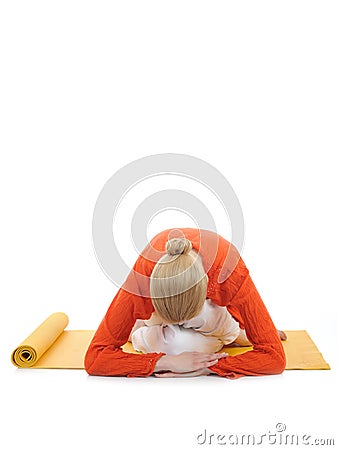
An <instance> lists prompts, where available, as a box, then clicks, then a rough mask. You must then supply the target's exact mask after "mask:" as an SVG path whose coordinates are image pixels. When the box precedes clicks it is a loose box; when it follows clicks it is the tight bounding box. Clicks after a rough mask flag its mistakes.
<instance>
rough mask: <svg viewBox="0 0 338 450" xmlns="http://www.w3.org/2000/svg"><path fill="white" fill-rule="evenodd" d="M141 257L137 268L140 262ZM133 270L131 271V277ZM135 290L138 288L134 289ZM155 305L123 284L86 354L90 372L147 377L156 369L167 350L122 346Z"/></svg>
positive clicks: (94, 373) (104, 374)
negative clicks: (134, 349)
mask: <svg viewBox="0 0 338 450" xmlns="http://www.w3.org/2000/svg"><path fill="white" fill-rule="evenodd" d="M138 263H139V261H137V263H136V264H135V266H134V268H135V267H136V266H138V265H139V264H138ZM132 277H133V271H132V272H131V273H130V274H129V276H128V278H129V281H130V279H131V278H132ZM133 292H135V289H134V290H133ZM152 311H153V307H152V304H151V302H149V301H148V302H147V301H146V299H144V298H143V297H142V296H141V295H136V294H131V293H130V292H128V291H127V290H125V289H123V287H122V288H120V289H119V291H118V292H117V294H116V296H115V297H114V299H113V301H112V303H111V305H110V306H109V308H108V311H107V313H106V315H105V317H104V318H103V320H102V322H101V324H100V326H99V328H98V329H97V331H96V333H95V335H94V337H93V339H92V341H91V343H90V345H89V348H88V350H87V353H86V355H85V361H84V363H85V369H86V371H87V373H88V374H89V375H103V376H128V377H146V376H149V375H151V374H152V373H153V372H154V368H155V365H156V362H157V360H158V359H159V358H160V357H161V356H162V355H164V354H165V353H146V354H133V353H126V352H124V351H123V350H122V349H121V346H122V345H123V344H125V343H126V342H127V341H128V337H129V334H130V332H131V330H132V328H133V325H134V323H135V321H136V319H138V318H149V317H150V316H151V314H152Z"/></svg>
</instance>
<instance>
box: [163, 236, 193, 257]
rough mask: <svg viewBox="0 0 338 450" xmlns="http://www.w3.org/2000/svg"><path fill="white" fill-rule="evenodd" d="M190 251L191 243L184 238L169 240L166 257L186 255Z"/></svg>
mask: <svg viewBox="0 0 338 450" xmlns="http://www.w3.org/2000/svg"><path fill="white" fill-rule="evenodd" d="M191 249H192V243H191V242H190V241H189V240H188V239H185V238H174V239H170V240H169V241H168V242H167V245H166V251H167V253H168V255H187V254H188V253H189V252H190V250H191Z"/></svg>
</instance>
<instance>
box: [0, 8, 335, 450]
mask: <svg viewBox="0 0 338 450" xmlns="http://www.w3.org/2000/svg"><path fill="white" fill-rule="evenodd" d="M337 22H338V7H337V3H336V2H334V1H326V2H321V1H306V2H302V1H295V0H293V1H283V2H275V1H255V2H251V1H250V2H248V1H241V2H223V1H212V2H206V1H204V2H201V1H193V2H190V1H182V0H180V1H171V2H162V1H137V2H135V1H127V2H114V1H109V2H88V1H81V2H75V1H69V0H67V1H61V0H60V1H58V2H37V1H32V2H20V1H17V2H2V3H1V9H0V45H1V47H0V49H1V50H0V51H1V53H0V61H1V70H0V90H1V91H0V93H1V100H0V102H1V105H0V108H1V109H0V113H1V117H0V119H1V122H0V123H1V136H0V144H1V166H0V171H1V172H0V188H1V225H0V226H1V284H0V289H1V294H0V295H1V309H2V313H1V331H0V332H1V344H0V352H1V359H0V365H1V389H2V392H1V399H2V400H1V405H2V406H1V409H2V414H3V419H2V424H1V429H2V431H1V437H0V440H1V441H3V443H1V448H4V449H17V448H21V446H22V443H25V448H34V449H43V448H46V446H47V444H46V443H48V448H49V449H54V448H55V449H56V448H58V449H60V448H65V449H72V448H81V449H87V448H88V449H89V448H107V449H115V448H121V449H125V448H126V449H128V448H142V449H143V448H145V449H146V448H147V449H155V448H161V449H169V448H182V449H183V448H184V449H194V448H200V447H201V448H203V447H206V448H218V447H219V446H218V445H217V444H216V443H214V444H212V445H208V444H205V445H198V443H197V439H196V437H197V435H198V434H200V433H202V432H203V430H204V429H207V432H208V433H210V434H211V433H216V434H217V433H242V434H243V433H254V432H256V433H257V434H259V433H268V432H269V431H272V432H273V431H274V430H275V425H276V423H278V422H281V423H284V424H285V425H286V426H287V431H290V432H293V433H298V434H299V435H302V434H306V433H308V434H311V435H312V436H313V437H317V436H319V437H324V438H330V437H336V443H337V442H338V438H337V436H336V435H335V429H336V418H337V400H338V398H337V351H336V349H337V343H338V342H337V331H336V329H337V310H338V308H337V289H336V287H337V282H336V280H337V273H336V271H337V252H338V245H337V226H338V223H337V211H336V209H337V200H336V196H337V187H338V186H337V164H336V160H335V154H336V153H337V141H338V138H337V120H338V117H337V116H338V114H337V104H338V92H337V79H338V64H337V50H338V49H337V47H338V44H337V43H338V28H337ZM166 152H177V153H184V154H187V155H193V156H196V157H199V158H202V159H204V160H205V161H207V162H209V163H210V164H212V165H214V166H216V167H217V168H218V169H219V170H220V171H221V172H222V173H223V175H224V176H225V177H226V178H227V180H228V181H229V182H230V183H231V185H232V187H233V188H234V190H235V192H236V194H237V196H238V198H239V200H240V203H241V205H242V208H243V213H244V218H245V227H246V236H245V247H244V250H243V253H242V256H243V258H244V260H245V262H246V264H247V266H248V268H249V269H250V271H251V274H252V277H253V279H254V281H255V283H256V286H257V288H258V290H259V291H260V293H261V295H262V297H263V299H264V302H265V303H266V305H267V307H268V309H269V311H270V313H271V315H272V318H273V320H274V321H275V323H276V325H277V326H278V327H279V328H283V329H306V330H307V331H308V332H309V333H310V334H311V336H312V338H313V339H314V341H315V342H316V344H317V346H318V347H319V348H320V350H321V351H322V353H323V355H324V357H325V359H326V360H327V361H328V362H329V363H330V365H331V368H332V370H331V371H306V372H303V371H292V372H290V371H288V372H285V373H284V374H282V375H279V376H270V377H257V378H242V379H239V380H237V381H231V380H227V379H223V378H220V377H200V378H195V379H168V380H166V379H154V378H153V377H150V378H144V379H127V378H100V377H89V376H88V375H87V374H86V373H85V372H84V371H62V370H58V371H47V370H46V371H44V370H17V369H15V368H14V367H13V366H11V363H10V361H9V357H10V353H11V351H12V349H13V348H14V347H15V346H16V345H18V344H19V343H20V342H21V340H23V339H24V338H25V337H26V335H27V334H29V333H30V332H31V331H32V329H34V327H35V326H37V325H38V324H39V323H40V322H41V321H42V320H44V319H45V318H46V317H47V316H48V315H49V314H50V313H52V312H54V311H64V312H66V313H67V314H68V316H69V317H70V324H69V328H70V329H94V328H96V327H97V326H98V324H99V322H100V321H101V319H102V317H103V315H104V314H105V312H106V309H107V308H108V306H109V304H110V302H111V300H112V298H113V297H114V294H115V292H116V290H117V288H116V287H115V286H114V285H113V284H112V283H111V282H110V281H109V279H108V278H107V277H106V276H105V275H104V273H103V272H102V271H101V269H100V266H99V264H98V263H97V260H96V258H95V254H94V251H93V247H92V237H91V220H92V214H93V209H94V205H95V202H96V199H97V197H98V194H99V192H100V190H101V189H102V187H103V185H104V183H105V182H106V181H107V180H108V179H109V178H110V177H111V176H112V175H113V174H114V173H115V172H116V171H117V170H118V169H120V168H121V167H123V166H124V165H126V164H128V163H130V162H131V161H133V160H135V159H138V158H141V157H144V156H147V155H151V154H156V153H166ZM173 187H175V186H173ZM153 188H154V192H155V190H156V186H153ZM187 189H188V188H187ZM211 203H212V200H210V204H211ZM129 213H130V211H129ZM175 217H176V216H175V215H174V213H173V215H172V216H170V218H169V219H168V215H166V216H165V215H163V217H162V219H161V217H160V216H159V217H157V219H156V222H155V221H154V223H153V224H152V225H151V226H150V229H149V230H150V231H149V232H150V234H152V233H154V232H156V231H159V230H160V229H161V228H162V227H163V228H166V227H167V223H168V220H172V221H173V222H174V223H175ZM177 221H178V225H179V226H182V225H183V223H182V221H183V222H184V216H182V215H180V216H179V217H177ZM189 225H190V223H189ZM125 226H126V229H127V227H128V223H126V225H125ZM224 237H226V238H228V237H229V236H226V235H225V236H224ZM119 242H120V247H121V249H122V250H121V251H122V252H123V248H126V247H125V246H127V245H128V244H127V242H125V241H124V240H123V239H122V240H120V241H119ZM124 253H126V251H125V252H124ZM127 253H128V252H127ZM8 439H9V441H8ZM5 442H6V443H5ZM261 447H262V446H261ZM267 447H269V448H270V447H271V445H270V446H267Z"/></svg>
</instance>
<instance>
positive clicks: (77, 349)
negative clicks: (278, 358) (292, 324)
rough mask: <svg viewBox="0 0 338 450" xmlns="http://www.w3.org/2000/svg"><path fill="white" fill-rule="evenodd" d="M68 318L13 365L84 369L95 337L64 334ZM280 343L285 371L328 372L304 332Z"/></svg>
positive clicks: (52, 320)
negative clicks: (88, 349)
mask: <svg viewBox="0 0 338 450" xmlns="http://www.w3.org/2000/svg"><path fill="white" fill-rule="evenodd" d="M67 325H68V317H67V315H66V314H64V313H54V314H52V315H51V316H49V317H48V318H47V319H46V320H45V321H44V322H43V323H42V324H41V325H39V326H38V328H37V329H36V330H35V331H33V333H31V334H30V335H29V336H28V337H27V338H26V339H25V340H24V341H23V342H22V343H21V344H20V345H19V346H18V347H17V348H16V349H15V350H14V351H13V353H12V363H13V364H14V365H15V366H16V367H20V368H34V369H84V357H85V354H86V351H87V348H88V346H89V344H90V342H91V340H92V338H93V336H94V334H95V331H94V330H65V328H66V327H67ZM285 333H286V334H287V336H288V339H287V340H286V341H282V344H283V346H284V350H285V354H286V370H296V369H303V370H320V369H326V370H327V369H330V366H329V364H328V363H327V362H326V361H325V360H324V358H323V356H322V354H321V353H320V352H319V350H318V348H317V347H316V345H315V344H314V342H313V341H312V339H311V338H310V336H309V335H308V333H307V332H306V331H305V330H296V331H285ZM122 349H123V351H125V352H127V353H139V352H137V351H136V350H135V349H134V348H133V346H132V344H131V342H127V343H126V344H124V345H123V346H122ZM251 350H252V347H223V349H222V350H221V352H226V353H229V355H230V356H235V355H239V354H241V353H244V352H247V351H251Z"/></svg>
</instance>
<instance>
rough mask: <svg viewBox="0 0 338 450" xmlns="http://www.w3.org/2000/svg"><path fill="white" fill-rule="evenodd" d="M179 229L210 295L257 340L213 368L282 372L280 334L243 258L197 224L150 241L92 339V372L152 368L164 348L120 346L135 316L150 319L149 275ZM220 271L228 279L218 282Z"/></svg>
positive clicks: (228, 373) (132, 373) (230, 373)
mask: <svg viewBox="0 0 338 450" xmlns="http://www.w3.org/2000/svg"><path fill="white" fill-rule="evenodd" d="M175 233H177V234H176V236H178V237H181V236H182V233H183V234H184V236H185V237H186V238H187V239H189V240H190V241H191V242H192V245H193V248H194V249H195V250H197V251H198V252H199V253H200V255H201V257H202V261H203V266H204V268H205V270H206V272H207V275H208V278H209V282H208V289H207V297H208V298H210V299H211V300H212V301H214V302H215V303H216V304H218V305H220V306H226V307H227V308H228V310H229V312H230V313H231V314H232V316H233V317H234V318H235V319H236V320H238V322H239V324H240V326H241V327H242V328H245V330H246V334H247V336H248V339H249V340H250V342H252V344H253V350H252V351H250V352H246V353H244V354H241V355H237V356H228V357H227V358H222V359H220V360H219V361H218V363H216V364H214V365H213V366H211V367H209V369H210V370H211V371H213V372H215V373H217V374H218V375H220V376H224V377H227V378H238V377H241V376H243V375H270V374H278V373H281V372H282V371H283V370H284V369H285V364H286V360H285V354H284V349H283V346H282V343H281V340H280V337H279V335H278V333H277V330H276V328H275V326H274V324H273V322H272V320H271V317H270V315H269V313H268V311H267V309H266V307H265V305H264V303H263V301H262V299H261V297H260V295H259V293H258V292H257V290H256V287H255V285H254V284H253V282H252V280H251V277H250V275H249V271H248V269H247V268H246V266H245V264H244V262H243V260H242V259H241V258H240V256H239V254H238V252H237V250H236V249H235V247H234V246H233V245H231V244H230V243H229V242H228V241H226V240H225V239H224V238H222V237H221V236H219V235H218V234H216V233H214V232H212V231H206V230H199V229H195V228H180V229H174V230H173V229H171V230H170V229H169V230H165V231H162V232H161V233H159V234H158V235H156V236H155V237H154V238H153V239H152V240H151V241H150V243H149V244H148V245H147V247H146V248H145V249H144V251H143V252H142V254H141V255H140V256H139V257H138V259H137V260H136V263H135V265H134V267H133V270H132V271H131V272H130V274H129V275H128V277H127V280H126V281H125V283H124V285H123V286H122V287H121V288H120V289H119V290H118V292H117V294H116V295H115V297H114V299H113V301H112V303H111V305H110V306H109V308H108V311H107V313H106V315H105V317H104V318H103V320H102V322H101V324H100V326H99V328H98V329H97V331H96V333H95V335H94V337H93V340H92V342H91V343H90V345H89V348H88V350H87V353H86V356H85V369H86V371H87V372H88V373H89V374H90V375H103V376H128V377H137V376H141V377H145V376H149V375H151V374H152V373H153V372H154V368H155V365H156V362H157V360H158V359H159V358H160V357H161V356H163V355H164V353H146V354H132V353H126V352H124V351H123V350H122V349H121V346H122V345H124V344H125V343H126V342H127V340H128V338H129V335H130V332H131V330H132V328H133V326H134V323H135V321H136V319H143V320H146V319H149V318H150V316H151V314H152V313H153V312H154V307H153V304H152V302H151V299H150V296H149V284H150V283H149V277H150V275H151V273H152V270H153V268H154V266H155V264H156V261H157V260H158V259H159V258H160V257H161V256H162V255H163V254H164V252H165V245H166V242H167V240H168V239H171V238H173V237H175ZM215 245H216V246H215ZM148 258H149V259H148ZM224 262H225V264H224ZM231 266H233V267H231ZM219 277H220V278H221V281H222V279H225V281H222V282H219Z"/></svg>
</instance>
